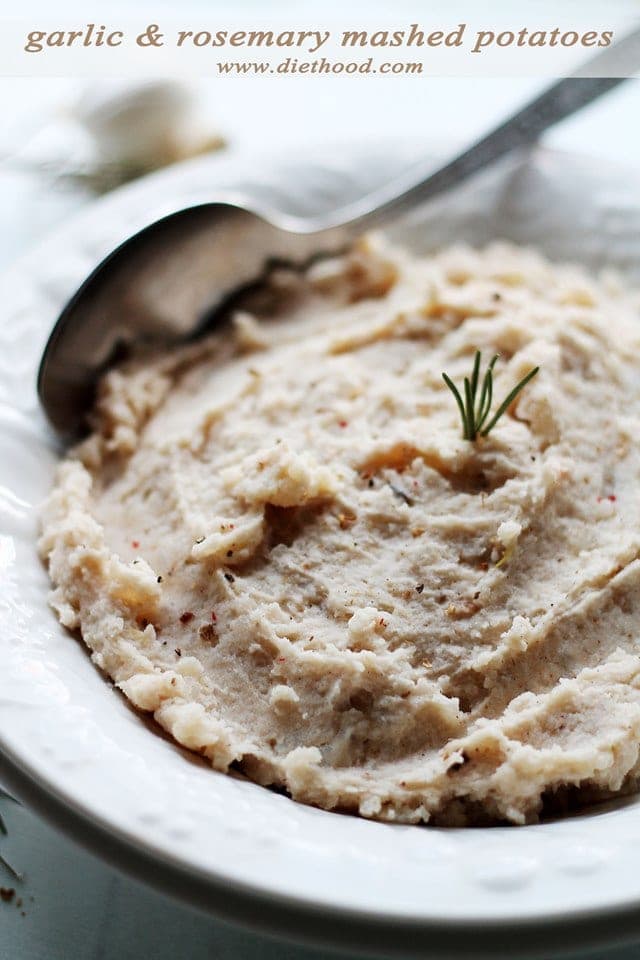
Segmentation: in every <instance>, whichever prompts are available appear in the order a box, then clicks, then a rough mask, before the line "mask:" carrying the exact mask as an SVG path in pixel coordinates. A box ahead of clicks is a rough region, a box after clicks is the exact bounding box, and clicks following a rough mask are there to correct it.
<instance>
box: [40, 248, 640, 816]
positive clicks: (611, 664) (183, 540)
mask: <svg viewBox="0 0 640 960" xmlns="http://www.w3.org/2000/svg"><path fill="white" fill-rule="evenodd" d="M639 307H640V298H639V297H638V295H637V294H634V293H631V292H629V291H626V290H625V289H624V288H622V287H621V286H620V285H619V284H618V283H617V282H616V281H615V280H613V279H611V278H606V277H605V278H602V279H597V280H596V279H593V278H591V277H590V276H588V275H587V273H586V272H584V271H583V270H581V269H579V268H577V267H570V266H555V265H551V264H550V263H548V262H547V261H546V260H544V259H543V258H542V257H541V256H539V255H538V254H536V253H534V252H532V251H531V250H525V249H518V248H516V247H511V246H508V245H505V244H494V245H492V246H490V247H488V248H487V249H485V250H483V251H474V250H471V249H467V248H463V247H458V248H451V249H447V250H444V251H442V252H441V253H439V254H437V255H435V256H432V257H429V258H426V257H414V256H412V255H411V254H409V253H408V252H407V251H405V250H401V249H396V248H393V247H390V246H388V245H387V244H386V243H385V242H384V241H383V240H381V239H379V238H371V237H370V238H365V239H364V240H362V241H361V242H360V243H359V244H357V245H356V247H355V248H354V249H353V251H352V252H350V253H349V254H348V255H346V256H344V257H342V258H339V259H337V260H332V261H325V262H319V263H318V264H316V265H315V266H314V267H312V268H311V269H310V270H309V271H308V272H307V273H306V274H302V275H300V274H297V273H295V272H293V271H286V270H279V271H276V272H274V273H273V275H272V276H271V279H270V281H269V285H268V289H267V290H266V291H265V292H264V293H263V295H262V296H261V297H260V298H259V302H256V303H253V304H251V310H250V309H249V307H247V310H246V311H243V312H239V313H237V314H236V316H235V318H234V323H233V331H232V333H229V332H221V333H218V334H215V335H213V336H211V337H210V338H209V339H207V340H205V341H203V342H200V343H198V344H196V345H190V346H186V347H184V348H180V349H177V350H175V351H173V352H171V353H169V354H166V355H163V356H160V357H156V358H154V359H146V360H144V361H143V360H138V361H131V362H129V364H128V365H125V366H124V367H122V368H120V369H119V370H115V371H112V372H111V373H109V374H107V375H106V377H105V378H104V379H103V381H102V384H101V387H100V391H99V398H98V402H97V407H96V410H95V413H94V419H93V423H94V432H93V434H92V435H91V436H90V437H89V438H88V439H87V440H86V441H84V442H83V443H82V444H80V445H79V446H78V447H77V448H75V449H74V450H73V451H72V452H71V454H70V456H69V457H68V458H67V459H66V460H65V461H64V462H63V463H62V465H61V467H60V469H59V473H58V479H57V483H56V487H55V490H54V492H53V493H52V495H51V497H50V499H49V501H48V503H47V505H46V508H45V514H44V523H43V535H42V539H41V552H42V556H43V557H45V558H46V559H47V560H48V563H49V569H50V573H51V577H52V580H53V582H54V584H55V590H54V592H53V595H52V603H53V606H54V608H55V610H56V611H57V613H58V616H59V617H60V620H61V622H62V623H63V624H64V625H65V626H67V627H70V628H72V629H79V630H80V631H81V632H82V636H83V637H84V641H85V642H86V644H87V645H88V647H89V648H90V649H91V651H92V656H93V659H94V661H95V662H96V663H97V664H98V666H99V667H100V668H101V669H102V670H104V671H105V672H106V673H107V674H108V675H109V676H110V677H112V678H113V679H114V681H115V682H116V684H117V685H118V687H119V688H120V689H121V690H123V691H124V693H125V694H126V696H127V697H128V698H129V699H130V700H131V702H132V703H133V704H135V705H136V706H137V707H139V708H140V709H141V710H146V711H152V712H153V715H154V716H155V718H156V720H157V721H158V723H159V724H161V726H162V727H164V728H165V729H166V730H167V731H169V732H170V733H171V734H172V735H173V737H174V738H175V739H176V740H177V741H178V742H179V743H181V744H183V745H184V746H186V747H189V748H191V749H193V750H196V751H198V752H199V753H201V754H203V755H204V756H206V757H208V758H209V760H210V761H211V763H212V764H213V766H214V767H216V768H217V769H218V770H227V769H228V768H229V766H230V765H231V764H234V765H235V766H236V767H239V768H240V769H242V770H243V771H244V772H245V773H246V774H247V775H248V776H249V777H250V778H252V779H253V780H255V781H257V782H258V783H262V784H275V785H279V786H281V787H284V788H286V790H287V791H289V793H290V794H291V795H292V796H293V797H294V798H296V799H298V800H302V801H305V802H307V803H312V804H317V805H319V806H321V807H325V808H328V809H335V808H338V809H341V810H351V811H355V812H359V813H360V814H362V815H364V816H367V817H374V818H379V819H384V820H396V821H405V822H417V821H431V822H436V823H443V824H465V823H483V822H488V821H491V820H496V819H498V820H508V821H512V822H514V823H522V822H528V821H532V820H535V819H536V818H537V817H538V816H539V814H540V812H541V810H542V807H543V801H544V800H545V798H548V797H551V796H554V795H556V796H557V795H558V794H566V793H567V790H569V791H570V792H571V791H572V788H578V787H579V788H581V789H580V793H579V797H580V798H581V799H586V798H591V797H594V796H595V797H597V796H606V795H608V794H609V793H615V792H617V791H620V790H621V789H628V788H630V787H631V786H633V783H634V780H635V778H636V777H637V775H638V773H639V771H640V761H639V746H640V644H639V635H640V560H639V559H638V557H639V551H640V494H639V490H640V446H639V444H638V443H637V437H638V435H639V433H640V377H639V376H638V357H639V356H640V322H639ZM476 350H481V351H482V352H483V355H484V356H485V357H490V356H492V355H493V354H495V353H498V354H499V355H500V360H499V361H498V363H497V364H496V366H495V368H494V371H493V373H494V386H495V389H494V409H495V405H496V404H497V403H498V402H499V401H500V400H501V399H502V398H503V397H505V396H507V394H508V393H509V391H510V390H511V389H512V388H513V387H514V385H515V384H516V383H517V382H518V381H519V380H521V379H522V378H523V376H525V375H526V374H527V372H529V371H530V370H531V369H532V368H533V367H535V366H539V367H540V370H539V373H538V374H537V376H536V377H535V378H534V379H533V380H531V382H530V383H528V385H527V386H526V389H524V390H523V391H522V392H521V393H520V394H519V395H518V396H517V398H516V400H515V401H514V402H513V403H512V404H511V406H510V408H509V410H508V411H507V412H506V413H505V414H504V415H503V416H502V417H501V419H500V420H499V421H498V423H497V424H496V425H495V427H494V428H493V429H492V430H491V432H490V434H489V435H488V436H487V437H478V438H477V439H476V440H475V441H474V442H470V441H469V440H464V439H463V438H462V430H461V421H460V414H459V411H458V409H457V406H456V403H455V400H454V398H453V397H452V395H451V393H450V391H449V390H448V389H447V386H446V385H445V383H443V380H442V372H443V371H445V372H446V373H447V374H448V375H449V376H450V377H451V378H452V379H453V380H454V381H455V382H456V383H457V384H461V383H462V381H463V378H464V376H468V375H469V374H470V372H471V368H472V364H473V358H474V356H475V352H476Z"/></svg>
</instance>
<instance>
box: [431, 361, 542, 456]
mask: <svg viewBox="0 0 640 960" xmlns="http://www.w3.org/2000/svg"><path fill="white" fill-rule="evenodd" d="M481 358H482V355H481V353H480V351H479V350H476V355H475V359H474V361H473V371H472V373H471V378H469V377H465V378H464V399H463V398H462V397H461V395H460V391H459V390H458V388H457V387H456V385H455V383H454V382H453V380H452V379H451V377H449V376H447V374H446V373H443V374H442V379H443V380H444V382H445V383H446V385H447V386H448V387H449V390H451V393H452V394H453V395H454V397H455V398H456V403H457V404H458V410H459V411H460V417H461V419H462V437H463V439H464V440H471V441H473V440H475V439H476V437H478V436H480V437H486V436H487V434H488V433H490V431H491V430H493V428H494V427H495V425H496V423H497V422H498V420H499V419H500V417H501V416H502V414H503V413H504V412H505V411H506V410H507V409H508V407H509V406H510V404H512V403H513V401H514V400H515V398H516V397H517V396H518V394H519V393H520V391H521V390H523V389H524V387H526V385H527V384H528V383H529V381H530V380H532V379H533V377H535V375H536V373H537V372H538V370H539V369H540V367H534V368H533V370H530V371H529V373H528V374H527V375H526V377H523V378H522V380H521V381H520V383H518V384H516V386H515V387H514V388H513V390H512V391H511V393H510V394H509V396H508V397H506V398H505V399H504V400H503V401H502V403H501V404H500V406H499V407H498V409H497V410H496V412H495V414H494V415H493V417H492V418H491V420H490V421H489V423H487V425H486V426H485V421H486V419H487V417H488V416H489V411H490V409H491V402H492V400H493V368H494V366H495V365H496V361H497V360H498V358H499V354H497V353H496V355H495V356H494V357H493V359H492V360H491V363H490V364H489V366H488V367H487V369H486V372H485V374H484V377H483V379H482V388H481V390H480V398H479V399H478V400H477V402H476V398H477V397H478V386H479V382H480V361H481Z"/></svg>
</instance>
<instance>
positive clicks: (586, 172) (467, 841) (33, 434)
mask: <svg viewBox="0 0 640 960" xmlns="http://www.w3.org/2000/svg"><path fill="white" fill-rule="evenodd" d="M357 153H358V152H357V151H351V152H349V151H346V153H345V152H339V153H337V152H335V151H334V152H333V153H330V154H329V155H328V159H327V160H326V162H324V163H321V164H320V165H318V164H317V157H318V153H317V151H316V152H315V153H314V154H313V157H314V158H315V159H316V166H315V168H313V169H314V172H313V175H311V174H305V173H304V172H303V171H305V170H311V169H312V168H311V166H310V165H309V164H307V165H305V163H304V162H301V163H300V166H299V169H298V173H297V175H296V176H294V178H293V180H292V179H291V177H292V171H291V163H290V162H289V163H288V165H287V164H284V163H283V162H282V160H281V161H280V162H278V161H275V162H269V161H267V160H266V159H261V160H260V162H257V159H256V158H255V157H252V158H243V157H242V156H239V157H237V156H234V155H233V154H226V155H220V156H219V157H212V158H209V159H205V160H200V161H197V162H193V163H190V164H186V165H183V166H182V167H180V168H173V169H171V170H169V171H167V172H165V173H162V174H159V175H156V176H154V177H150V178H147V179H146V180H144V181H141V182H139V183H137V184H134V185H133V186H131V187H128V188H125V189H123V190H121V191H117V192H116V193H114V194H111V195H110V196H108V197H107V198H104V199H103V200H101V201H99V202H97V203H95V204H94V205H92V206H91V207H90V208H89V209H87V210H86V211H85V212H83V213H81V214H79V215H78V217H77V218H75V219H74V220H73V222H71V223H69V224H67V225H65V226H64V227H62V228H61V229H60V230H58V231H57V232H56V234H55V235H53V236H51V237H49V238H47V239H46V240H45V241H44V242H43V243H42V244H40V245H39V246H38V248H37V249H36V250H34V251H32V252H31V253H29V254H28V255H27V256H26V257H23V258H22V259H21V260H20V261H19V262H18V263H17V264H15V265H14V267H13V268H12V270H10V271H9V272H8V273H7V274H6V275H5V276H4V277H2V278H1V280H0V296H1V298H2V300H1V302H2V304H3V310H4V315H5V319H4V321H3V322H2V324H1V325H0V651H1V653H2V662H3V665H4V666H3V670H2V672H1V675H0V749H1V750H2V754H1V755H0V774H1V776H2V778H3V780H4V781H5V782H6V783H7V785H8V786H9V787H10V788H11V789H13V790H15V791H16V793H17V794H18V795H19V796H20V797H22V798H23V799H24V800H25V801H26V802H28V803H30V804H31V805H32V806H34V807H35V808H36V809H37V810H38V811H39V812H40V813H41V814H42V815H43V816H45V817H46V818H48V819H49V820H51V821H52V822H53V823H55V824H57V825H58V826H59V827H61V828H62V829H64V830H65V831H67V832H68V833H69V835H70V836H72V837H74V838H75V839H76V840H78V841H79V842H81V843H83V844H85V845H87V846H88V847H89V848H91V849H94V850H95V851H96V852H98V853H100V854H101V855H102V856H104V857H106V858H108V859H109V860H111V861H112V862H113V863H115V864H117V865H119V866H121V867H122V868H123V869H126V870H128V871H130V872H132V873H134V874H136V875H137V876H138V877H140V878H142V879H144V880H146V881H147V882H149V883H152V884H154V885H156V886H157V887H159V888H161V889H163V890H164V891H165V892H167V893H169V894H171V895H173V896H176V897H180V898H182V899H184V900H186V901H188V902H191V903H193V904H195V905H197V906H199V907H201V908H204V909H207V910H211V911H213V912H217V913H220V914H223V915H225V916H226V917H227V918H229V919H235V920H238V921H241V922H244V923H248V924H252V925H254V926H258V927H260V928H261V929H264V930H266V931H272V932H276V933H280V934H283V935H288V936H290V937H293V938H296V939H307V940H311V941H314V942H324V943H326V944H334V945H342V946H343V947H351V948H354V949H356V948H357V949H365V950H368V951H369V952H380V953H383V954H385V955H390V954H392V953H398V954H402V955H411V954H415V955H424V952H425V950H429V952H430V953H431V954H433V955H439V954H441V955H446V956H448V957H454V956H464V955H466V956H476V957H478V956H482V955H484V954H486V955H494V953H495V951H496V950H508V951H509V952H510V953H512V954H514V955H515V954H518V955H526V954H529V955H535V954H536V953H540V952H541V951H545V952H546V953H547V954H549V953H550V952H552V951H554V952H562V951H563V950H565V951H575V950H576V949H577V948H578V947H579V946H580V945H581V944H588V945H590V946H593V945H594V944H595V943H596V942H614V941H616V940H620V941H621V940H623V939H628V938H631V937H634V936H640V870H638V869H637V862H638V853H639V852H640V804H638V803H637V802H635V801H634V800H632V801H629V802H627V803H623V804H618V805H614V806H612V807H610V808H608V809H607V808H602V809H600V810H598V811H596V812H593V813H590V814H585V815H583V816H580V817H573V818H569V819H566V820H563V821H558V822H554V823H545V824H542V825H540V826H534V827H527V828H520V829H514V828H494V829H491V830H441V829H434V828H419V827H404V826H388V825H384V824H377V823H371V822H368V821H364V820H359V819H357V818H353V817H346V816H340V815H337V814H330V813H326V812H323V811H318V810H315V809H312V808H308V807H304V806H302V805H300V804H296V803H293V802H292V801H290V800H288V799H287V798H286V797H282V796H279V795H276V794H273V793H270V792H269V791H265V790H263V789H262V788H259V787H257V786H254V785H253V784H249V783H246V782H245V781H243V780H242V779H239V778H232V777H225V776H222V775H220V774H217V773H215V772H213V771H211V770H210V769H209V768H208V767H207V766H206V765H205V764H203V763H201V762H200V761H199V760H197V759H196V758H192V757H191V756H190V755H188V754H186V753H185V752H184V751H182V750H180V749H179V748H177V747H175V746H174V745H173V744H170V743H168V742H167V741H166V740H165V739H163V738H162V737H160V736H158V735H154V733H153V732H150V731H149V729H147V726H148V725H147V724H146V723H145V721H144V720H143V719H142V718H140V717H139V716H138V715H137V714H135V713H134V712H133V711H132V710H130V709H129V708H128V707H127V706H126V704H125V703H124V701H123V699H122V698H121V697H120V695H119V694H117V693H116V692H115V691H114V690H113V688H112V687H111V686H110V685H109V684H107V683H106V682H105V681H104V679H103V678H102V677H101V676H100V675H99V674H98V672H97V671H96V670H95V668H94V667H93V666H92V665H91V663H90V661H89V660H88V657H87V656H86V654H85V652H84V650H83V649H82V648H81V645H80V644H79V643H78V642H76V641H75V640H74V639H73V638H71V637H70V636H69V635H67V634H66V633H64V631H62V630H61V629H60V628H59V626H58V625H57V623H56V621H55V618H54V617H53V614H52V613H51V611H50V610H49V609H48V607H47V606H46V601H45V597H46V590H47V578H46V575H45V573H44V571H43V570H42V568H41V566H40V565H39V563H38V562H37V561H36V558H35V552H34V542H35V532H36V517H37V505H38V503H39V502H40V500H41V499H42V497H43V496H44V494H45V493H46V491H47V489H48V487H49V484H50V480H51V476H52V471H53V467H54V465H55V461H56V456H57V454H56V449H55V445H54V444H53V443H52V439H51V437H50V435H49V434H48V432H47V430H46V426H45V423H44V420H43V417H42V415H41V414H40V412H39V410H38V407H37V401H36V398H35V392H34V378H35V371H36V366H37V361H38V358H39V356H40V353H41V349H42V347H43V345H44V342H45V339H46V335H47V333H48V330H49V329H50V327H51V324H52V321H53V319H54V318H55V316H56V314H57V312H58V309H59V308H60V306H61V305H62V303H63V302H64V300H65V299H66V298H67V297H68V296H69V295H70V294H71V293H72V292H73V291H74V289H75V288H76V287H77V285H78V283H79V282H80V281H81V280H82V279H83V277H84V276H85V275H86V274H87V273H88V272H89V270H90V269H91V268H92V267H93V266H94V265H95V263H96V262H97V261H98V260H99V259H100V258H101V257H102V256H103V255H104V254H105V253H107V252H108V251H109V250H110V249H112V248H113V247H114V246H115V245H116V244H117V243H118V242H120V241H121V240H122V239H123V238H124V237H125V236H126V235H128V234H129V233H131V232H132V231H133V230H134V229H137V228H138V227H139V226H141V225H143V224H144V223H146V222H149V221H150V220H153V219H155V218H157V217H158V216H160V215H162V214H164V213H166V212H169V211H170V210H173V209H177V208H179V207H181V206H185V205H188V204H190V203H193V202H198V201H201V200H203V199H205V198H207V199H208V198H209V197H210V196H211V195H212V193H214V192H216V193H217V192H218V188H220V189H222V188H230V187H233V188H234V189H241V190H250V191H251V190H255V194H256V196H265V197H266V196H271V193H272V192H273V191H275V192H276V193H277V192H278V191H279V190H280V191H283V196H284V195H286V194H288V193H293V194H296V192H297V200H295V203H294V208H295V204H298V209H302V208H303V207H304V206H305V204H307V205H309V203H311V206H313V195H314V191H315V192H316V194H317V195H318V196H320V195H322V197H324V202H326V195H327V194H328V193H329V194H331V191H333V193H334V195H335V196H343V195H344V196H347V195H349V194H350V192H352V191H353V189H354V183H355V185H356V186H358V185H360V187H362V184H363V183H364V180H365V179H366V176H365V175H364V174H363V173H362V170H361V167H360V166H359V165H358V163H357V162H356V159H357ZM370 153H371V152H370ZM391 153H392V154H393V158H394V159H393V161H392V163H391V166H393V165H395V166H396V167H397V168H399V167H401V166H402V165H403V163H404V162H406V157H408V156H409V155H410V154H411V150H409V151H408V152H407V150H406V149H405V148H403V150H399V149H398V148H397V147H394V149H393V150H392V151H391ZM414 153H417V151H415V150H414ZM331 158H333V159H331ZM403 158H404V159H403ZM370 165H371V167H372V169H373V168H374V167H375V166H376V164H375V163H374V161H373V159H371V164H370ZM285 166H287V170H286V172H284V173H283V170H284V168H285ZM382 167H384V162H382ZM388 168H389V167H388ZM380 169H381V167H380V165H379V167H378V172H377V174H376V175H375V176H374V179H376V177H377V178H378V179H380ZM256 170H258V171H259V173H256ZM523 171H524V173H523ZM496 176H497V180H496V182H502V183H504V182H509V183H511V184H512V183H514V182H518V183H519V181H518V179H517V178H518V177H522V176H525V177H526V178H529V179H528V180H527V181H526V182H527V185H528V186H530V185H531V184H533V188H534V192H535V189H538V190H540V191H541V196H544V195H545V194H544V191H545V190H546V189H548V188H549V184H556V185H557V183H558V180H559V179H560V180H562V179H563V178H564V179H565V182H566V190H564V189H563V191H562V194H563V195H564V193H565V192H566V193H567V194H570V193H571V190H570V187H569V183H570V182H571V184H575V183H576V182H580V183H581V184H582V188H584V187H585V185H588V184H591V186H593V185H594V184H595V185H597V184H600V185H601V186H602V190H601V194H602V197H604V198H606V199H603V201H602V204H603V209H604V211H605V213H607V215H609V214H610V212H611V210H613V211H615V212H616V216H618V217H620V216H622V222H623V226H624V227H625V230H623V231H622V232H626V231H627V228H628V227H629V223H632V224H633V227H634V230H635V234H634V235H635V236H638V233H639V231H638V230H637V229H636V228H637V226H638V225H639V224H640V211H639V210H638V206H637V200H636V201H634V200H633V196H634V190H632V189H631V186H630V184H631V183H632V182H633V177H632V175H631V174H627V175H626V177H627V179H626V181H625V184H626V185H625V186H624V187H622V188H619V189H618V188H615V189H614V187H613V184H618V185H619V183H620V181H621V179H623V178H621V177H620V174H619V173H618V172H617V171H615V172H614V173H613V174H612V172H611V171H610V170H609V171H601V170H600V169H599V164H596V163H595V162H590V161H588V160H585V159H584V158H571V157H569V156H568V155H560V154H557V153H553V152H550V151H538V152H537V153H536V154H535V155H533V157H531V158H529V159H528V160H526V161H524V160H523V161H518V162H517V163H515V162H514V164H512V166H511V167H509V168H507V169H506V172H502V173H500V174H499V175H498V174H496ZM514 177H515V181H514ZM500 189H503V187H500ZM519 189H520V188H519ZM634 189H635V188H634ZM619 190H622V192H621V193H620V192H619ZM490 193H491V191H490V190H489V191H485V193H484V194H483V199H482V201H481V203H485V204H488V203H490V202H491V199H490ZM638 195H640V191H638V190H637V189H635V196H638ZM487 198H488V199H487ZM476 201H477V197H476ZM476 201H473V199H472V201H471V202H476ZM465 202H467V201H465ZM318 205H320V200H318ZM594 205H595V207H596V208H597V207H598V203H596V202H594ZM507 206H508V205H507ZM621 211H622V214H621ZM292 212H293V211H292ZM509 216H510V217H512V216H513V211H512V210H511V209H510V210H509ZM576 216H578V213H577V212H576ZM594 216H595V221H596V222H598V223H599V222H600V220H599V219H598V218H600V219H602V211H601V210H598V211H597V213H596V215H594ZM516 219H517V217H516ZM603 222H604V221H603ZM607 222H608V221H607ZM547 226H548V225H547ZM615 230H616V231H617V233H616V234H615V235H616V236H617V235H618V233H620V229H619V228H618V227H615ZM632 232H633V231H632ZM633 253H634V255H635V254H636V253H637V251H633ZM627 254H628V251H627ZM585 256H586V254H585Z"/></svg>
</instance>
